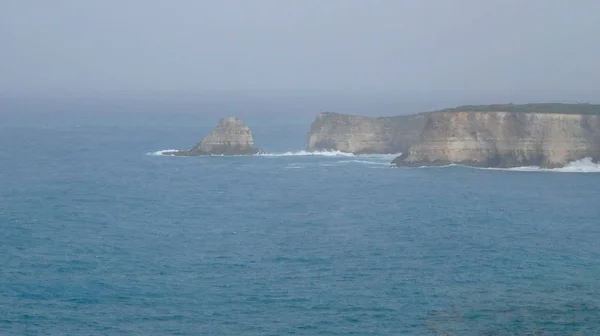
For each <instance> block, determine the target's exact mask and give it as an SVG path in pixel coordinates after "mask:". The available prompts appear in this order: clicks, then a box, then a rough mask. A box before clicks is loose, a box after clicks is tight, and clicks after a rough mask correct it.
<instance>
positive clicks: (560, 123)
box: [393, 104, 600, 168]
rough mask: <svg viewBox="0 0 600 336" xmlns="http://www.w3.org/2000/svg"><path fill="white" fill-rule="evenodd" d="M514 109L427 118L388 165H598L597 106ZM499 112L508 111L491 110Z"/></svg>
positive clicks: (599, 118) (452, 112) (457, 112)
mask: <svg viewBox="0 0 600 336" xmlns="http://www.w3.org/2000/svg"><path fill="white" fill-rule="evenodd" d="M503 106H504V107H503ZM506 106H508V108H506ZM520 106H521V107H520ZM520 106H519V105H489V106H486V107H463V108H464V109H479V110H480V111H469V110H466V111H465V110H463V111H461V108H456V109H448V110H444V111H441V112H435V113H430V114H427V120H426V122H425V125H424V128H423V130H422V132H421V134H420V136H419V139H418V141H416V143H415V144H414V145H413V146H412V147H411V148H410V149H409V150H408V151H407V152H404V153H403V154H402V155H401V156H399V157H398V158H396V159H395V160H394V161H393V163H395V164H396V165H397V166H427V165H446V164H451V163H456V164H464V165H470V166H480V167H517V166H540V167H547V168H553V167H561V166H564V165H566V164H567V163H569V162H571V161H574V160H579V159H582V158H585V157H591V158H592V159H593V160H595V161H597V160H600V113H599V111H600V106H599V105H589V104H538V105H536V104H529V105H520ZM544 106H551V107H552V109H551V110H547V109H544ZM502 109H509V110H510V109H512V111H509V112H507V111H497V110H502ZM519 109H523V111H521V112H517V111H518V110H519ZM536 110H537V111H538V112H533V111H536ZM561 111H564V112H562V113H561Z"/></svg>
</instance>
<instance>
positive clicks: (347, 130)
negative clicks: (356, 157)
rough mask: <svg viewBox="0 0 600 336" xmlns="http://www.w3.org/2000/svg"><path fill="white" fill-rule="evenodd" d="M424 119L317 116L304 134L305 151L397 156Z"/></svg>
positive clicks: (411, 140) (408, 145)
mask: <svg viewBox="0 0 600 336" xmlns="http://www.w3.org/2000/svg"><path fill="white" fill-rule="evenodd" d="M425 121H426V118H425V116H424V115H409V116H398V117H380V118H369V117H360V116H352V115H346V114H339V113H330V112H327V113H321V114H319V115H318V116H317V118H316V119H315V120H314V121H313V123H312V124H311V127H310V132H309V133H308V150H313V151H314V150H328V151H333V150H337V151H341V152H348V153H355V154H367V153H369V154H370V153H381V154H388V153H401V152H405V151H406V150H408V148H409V147H410V146H411V145H412V143H413V142H414V141H415V140H416V139H418V138H419V134H420V132H421V130H422V129H423V126H424V124H425Z"/></svg>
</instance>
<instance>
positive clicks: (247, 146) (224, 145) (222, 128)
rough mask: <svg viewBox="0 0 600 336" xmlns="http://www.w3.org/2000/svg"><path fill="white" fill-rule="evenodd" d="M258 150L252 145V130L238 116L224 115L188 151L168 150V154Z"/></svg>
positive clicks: (233, 152)
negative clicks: (215, 126) (213, 127)
mask: <svg viewBox="0 0 600 336" xmlns="http://www.w3.org/2000/svg"><path fill="white" fill-rule="evenodd" d="M258 152H259V150H258V149H257V148H255V147H254V139H253V138H252V132H251V131H250V129H249V128H248V126H246V125H245V124H244V123H243V122H242V121H241V120H240V119H239V118H237V117H225V118H222V119H221V120H219V125H218V126H217V128H215V129H214V130H212V132H210V133H209V134H208V135H207V136H206V137H204V139H202V141H200V142H199V143H198V144H197V145H196V146H195V147H194V148H192V149H191V150H189V151H178V152H170V153H169V154H170V155H178V156H198V155H253V154H257V153H258Z"/></svg>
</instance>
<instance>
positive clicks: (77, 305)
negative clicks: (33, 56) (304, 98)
mask: <svg viewBox="0 0 600 336" xmlns="http://www.w3.org/2000/svg"><path fill="white" fill-rule="evenodd" d="M306 129H307V126H306V125H303V126H298V127H296V126H294V127H291V126H285V127H274V126H269V127H267V126H265V127H255V135H256V140H257V142H258V143H259V144H262V147H263V148H264V149H266V150H267V151H268V152H269V153H270V154H271V155H267V156H260V157H204V158H200V157H196V158H182V157H166V156H160V155H155V154H152V153H154V152H156V151H159V150H161V149H168V148H187V147H189V146H191V145H193V143H194V142H195V141H197V140H199V138H201V136H202V135H203V134H204V133H205V132H206V131H207V129H196V128H192V127H175V126H165V127H158V126H152V127H150V126H147V127H133V126H122V127H109V126H97V127H91V126H81V127H77V126H76V125H72V126H64V127H4V128H3V129H2V133H1V134H0V141H1V143H2V145H3V146H2V147H3V148H2V150H1V152H0V164H1V166H0V186H1V188H0V216H1V217H0V220H1V221H0V225H1V229H2V234H1V235H0V265H2V267H1V269H0V334H6V335H46V334H49V335H65V334H69V335H170V334H173V335H288V334H296V335H401V334H406V335H436V334H444V333H446V334H452V335H523V334H526V335H530V334H544V335H576V334H579V335H596V334H598V332H599V331H600V243H599V242H600V207H599V204H600V203H599V200H600V174H597V173H593V171H598V169H597V168H598V167H595V166H593V165H591V163H589V162H580V163H578V164H579V166H577V167H581V166H582V165H584V166H585V169H579V171H587V172H592V173H571V172H569V171H568V170H567V171H553V172H545V171H505V170H481V169H470V168H465V167H446V168H414V169H393V168H390V167H389V161H390V160H391V158H393V156H347V155H341V154H337V155H332V154H331V153H327V155H325V154H321V155H306V154H307V153H303V152H298V151H299V150H301V149H302V146H303V141H304V137H305V133H306ZM291 139H294V140H291ZM274 154H275V155H274ZM522 170H525V169H522ZM530 170H531V169H530Z"/></svg>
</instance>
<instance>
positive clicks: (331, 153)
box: [257, 150, 354, 157]
mask: <svg viewBox="0 0 600 336" xmlns="http://www.w3.org/2000/svg"><path fill="white" fill-rule="evenodd" d="M257 155H258V156H272V157H278V156H354V154H352V153H345V152H340V151H322V152H309V151H304V150H301V151H296V152H284V153H264V154H257Z"/></svg>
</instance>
